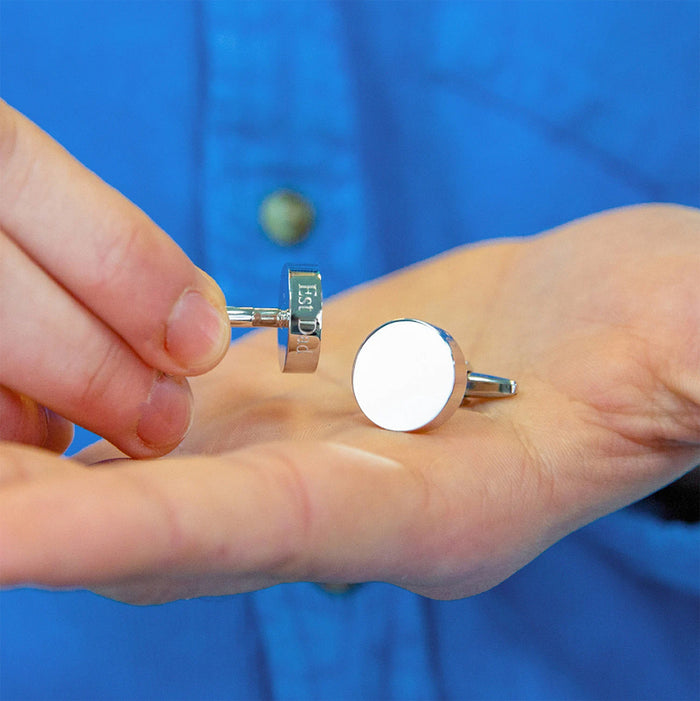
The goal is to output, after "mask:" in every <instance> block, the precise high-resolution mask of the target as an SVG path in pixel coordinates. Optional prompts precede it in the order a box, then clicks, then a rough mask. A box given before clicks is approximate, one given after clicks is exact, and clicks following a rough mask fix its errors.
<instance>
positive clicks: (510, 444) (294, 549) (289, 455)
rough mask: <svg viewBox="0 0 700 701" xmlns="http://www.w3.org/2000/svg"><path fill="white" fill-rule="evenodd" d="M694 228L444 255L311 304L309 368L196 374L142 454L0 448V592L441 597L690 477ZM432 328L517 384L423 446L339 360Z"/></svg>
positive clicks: (254, 348)
mask: <svg viewBox="0 0 700 701" xmlns="http://www.w3.org/2000/svg"><path fill="white" fill-rule="evenodd" d="M698 277H700V215H698V213H697V212H695V211H693V210H687V209H682V208H674V207H665V206H653V207H641V208H634V209H627V210H619V211H615V212H611V213H607V214H603V215H599V216H596V217H591V218H588V219H584V220H581V221H578V222H575V223H573V224H571V225H568V226H567V227H563V228H561V229H559V230H556V231H554V232H551V233H548V234H545V235H542V236H540V237H535V238H531V239H522V240H514V241H504V242H496V243H492V244H487V245H482V246H478V247H475V248H465V249H459V250H456V251H453V252H449V253H447V254H444V255H443V256H440V257H438V258H436V259H434V260H431V261H428V262H426V263H423V264H421V265H418V266H415V267H413V268H409V269H406V270H404V271H401V272H399V273H396V274H394V275H392V276H390V277H388V278H385V279H382V280H379V281H376V282H374V283H372V284H369V285H366V286H363V287H360V288H358V289H356V290H352V291H350V292H348V293H346V294H344V295H342V296H340V297H338V298H336V299H334V300H331V301H330V302H329V303H328V304H327V305H326V306H325V308H324V340H323V353H322V358H321V363H320V366H319V370H318V372H317V373H316V375H314V376H312V377H309V376H287V375H280V374H279V373H278V372H277V370H276V364H275V362H276V361H275V352H276V349H275V344H274V339H273V338H272V337H271V336H270V333H268V332H260V333H255V334H251V335H249V336H247V337H246V338H245V339H244V340H242V341H241V342H239V343H236V344H234V345H233V346H232V347H231V349H230V351H229V353H228V354H227V356H226V357H225V359H224V360H223V361H222V363H221V364H220V365H219V366H218V367H217V368H216V369H215V370H213V371H212V372H210V373H208V374H206V375H203V376H201V377H198V378H195V379H193V380H192V382H191V384H192V388H193V392H194V396H195V402H196V419H195V423H194V425H193V427H192V430H191V431H190V434H189V436H188V437H187V438H186V439H185V441H184V442H183V443H182V444H181V446H180V447H179V448H178V449H177V450H176V451H175V452H174V453H172V454H171V455H170V456H168V457H166V458H162V459H159V460H148V461H146V460H142V461H132V460H120V461H117V462H111V463H107V464H102V465H99V466H94V467H89V466H88V464H89V463H91V462H96V461H103V460H106V459H109V458H113V457H116V456H117V453H116V451H115V449H114V448H112V447H111V446H109V445H108V444H106V443H103V444H98V445H96V446H94V447H92V448H90V449H88V450H87V451H85V452H84V453H83V454H82V456H81V458H80V461H81V462H79V461H70V460H65V459H60V458H57V457H55V456H51V455H50V454H49V453H47V452H44V451H39V450H37V449H32V448H26V447H21V446H17V445H9V444H6V445H4V446H3V447H2V448H1V449H0V583H4V584H7V585H15V584H22V583H32V584H40V585H47V586H56V587H87V588H91V589H95V590H97V591H100V592H101V593H104V594H106V595H109V596H112V597H114V598H118V599H122V600H126V601H132V602H135V603H146V602H154V601H166V600H171V599H176V598H182V597H191V596H199V595H211V594H223V593H234V592H240V591H245V590H250V589H255V588H260V587H264V586H270V585H273V584H275V583H278V582H285V581H297V580H311V581H322V582H358V581H368V580H382V581H388V582H392V583H395V584H397V585H399V586H402V587H405V588H407V589H411V590H413V591H416V592H419V593H421V594H425V595H428V596H434V597H439V598H450V597H460V596H466V595H470V594H474V593H477V592H479V591H482V590H484V589H487V588H489V587H491V586H494V585H495V584H497V583H498V582H500V581H502V580H503V579H504V578H506V577H508V576H509V575H510V574H512V573H513V572H514V571H516V570H517V569H518V568H519V567H521V566H522V565H524V564H525V563H527V562H528V561H530V560H531V559H532V558H534V557H535V556H536V555H538V554H539V553H540V552H542V550H544V549H545V548H547V547H548V546H549V545H550V544H552V543H553V542H555V541H556V540H558V539H559V538H561V537H562V536H564V535H565V534H567V533H569V532H571V531H572V530H574V529H576V528H578V527H580V526H582V525H583V524H585V523H588V522H590V521H591V520H593V519H595V518H597V517H599V516H601V515H603V514H605V513H607V512H609V511H612V510H614V509H616V508H619V507H621V506H623V505H625V504H628V503H630V502H632V501H634V500H636V499H639V498H641V497H643V496H645V495H646V494H649V493H650V492H652V491H654V490H656V489H658V488H659V487H661V486H663V485H664V484H667V483H669V482H670V481H672V480H674V479H676V478H678V477H680V476H681V475H682V474H684V473H685V472H687V471H688V470H689V469H691V468H692V467H693V465H695V464H697V463H698V462H700V285H698ZM402 316H410V317H416V318H421V319H424V320H426V321H429V322H431V323H433V324H435V325H437V326H440V327H443V328H445V329H447V330H448V331H449V332H450V333H451V334H452V335H453V336H454V337H455V338H456V339H457V341H458V342H459V343H460V345H461V346H462V349H463V350H464V352H465V355H466V356H467V357H468V358H469V360H470V364H471V366H472V368H473V369H475V370H478V371H482V372H487V373H493V374H499V375H504V376H508V377H513V378H515V379H517V381H518V384H519V388H520V391H519V394H518V395H517V397H515V398H513V399H506V400H497V401H474V402H473V403H472V405H471V406H469V407H465V408H462V409H460V410H458V411H457V412H456V414H455V415H454V416H453V417H452V418H451V419H450V420H449V421H448V422H447V423H445V424H444V425H442V426H441V427H439V428H438V429H436V430H435V431H433V432H429V433H414V434H407V433H393V432H388V431H383V430H381V429H378V428H377V427H375V426H374V425H372V424H371V423H369V421H368V420H367V419H366V418H365V417H364V416H363V415H362V414H361V412H360V411H359V409H358V408H357V406H356V405H355V403H354V400H353V397H352V392H351V389H350V371H351V367H352V361H353V357H354V353H355V351H356V349H357V348H358V346H359V345H360V343H361V342H362V340H363V339H364V338H365V336H366V335H367V334H368V333H369V332H371V331H372V330H373V329H374V328H375V327H376V326H378V325H380V324H381V323H383V322H385V321H387V320H388V319H391V318H397V317H402Z"/></svg>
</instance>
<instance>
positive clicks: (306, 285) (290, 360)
mask: <svg viewBox="0 0 700 701" xmlns="http://www.w3.org/2000/svg"><path fill="white" fill-rule="evenodd" d="M279 300H280V301H279V309H273V308H259V307H226V311H227V312H228V319H229V322H230V324H231V326H232V327H247V326H263V327H271V328H276V329H278V332H277V345H278V347H279V361H280V369H281V370H282V372H314V371H315V370H316V366H317V365H318V359H319V357H320V355H321V326H322V308H323V294H322V289H321V273H320V272H319V270H318V268H317V267H316V266H314V265H299V264H296V265H292V264H287V265H285V266H284V267H283V268H282V276H281V281H280V296H279Z"/></svg>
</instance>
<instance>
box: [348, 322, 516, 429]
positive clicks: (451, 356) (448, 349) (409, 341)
mask: <svg viewBox="0 0 700 701" xmlns="http://www.w3.org/2000/svg"><path fill="white" fill-rule="evenodd" d="M352 389H353V393H354V394H355V399H356V400H357V403H358V405H359V407H360V409H362V412H363V413H364V414H365V416H366V417H367V418H368V419H369V420H370V421H373V422H374V423H375V424H377V426H380V427H381V428H386V429H389V430H391V431H417V430H418V429H424V430H428V429H432V428H435V427H436V426H439V425H440V424H441V423H443V422H444V421H446V420H447V419H448V418H449V417H450V416H452V414H453V413H454V412H455V410H456V409H457V407H458V406H460V405H461V404H462V403H463V402H464V401H465V400H466V399H469V398H471V397H486V398H497V397H508V396H512V395H514V394H516V392H517V391H518V386H517V383H516V382H515V380H508V379H506V378H504V377H494V376H492V375H482V374H480V373H476V372H471V371H470V370H469V369H468V365H467V363H466V361H465V359H464V355H463V353H462V351H461V349H460V347H459V345H458V344H457V342H456V341H455V340H454V338H452V336H450V334H448V333H447V332H446V331H443V330H442V329H439V328H438V327H436V326H433V325H432V324H428V323H426V322H425V321H419V320H418V319H397V320H395V321H390V322H388V323H386V324H383V325H382V326H380V327H379V328H377V329H375V330H374V331H373V332H372V333H371V334H370V335H369V336H368V337H367V338H366V339H365V341H364V343H363V344H362V346H360V349H359V350H358V351H357V355H356V356H355V364H354V366H353V370H352Z"/></svg>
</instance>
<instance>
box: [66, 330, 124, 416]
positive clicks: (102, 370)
mask: <svg viewBox="0 0 700 701" xmlns="http://www.w3.org/2000/svg"><path fill="white" fill-rule="evenodd" d="M121 353H122V349H121V347H120V346H119V344H117V343H108V344H107V345H106V346H105V347H104V349H102V352H101V354H100V355H98V356H97V357H96V358H95V360H94V361H93V362H92V363H91V364H89V365H87V366H86V367H85V369H84V375H83V379H82V383H81V390H80V391H79V393H78V396H77V399H76V404H77V406H79V407H81V408H82V409H83V410H85V409H86V408H87V410H89V409H90V408H91V407H96V406H98V405H100V404H102V403H104V402H105V400H106V398H108V397H109V396H110V394H111V392H110V387H111V385H112V383H113V382H114V380H115V378H116V377H117V375H118V374H117V373H116V372H115V368H117V367H119V365H120V362H119V361H120V356H121ZM119 376H120V377H121V375H119Z"/></svg>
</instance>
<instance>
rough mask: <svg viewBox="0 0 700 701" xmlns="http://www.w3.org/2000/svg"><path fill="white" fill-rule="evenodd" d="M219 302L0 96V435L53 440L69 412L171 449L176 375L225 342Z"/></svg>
mask: <svg viewBox="0 0 700 701" xmlns="http://www.w3.org/2000/svg"><path fill="white" fill-rule="evenodd" d="M224 304H225V303H224V299H223V295H222V294H221V291H220V290H219V288H218V287H217V286H216V284H215V283H214V282H213V281H212V280H211V279H210V278H208V277H207V276H206V275H204V274H203V273H201V271H199V270H198V269H197V268H196V267H195V266H194V265H193V264H192V263H191V262H190V261H189V260H188V259H187V257H186V256H185V255H184V253H183V252H182V251H181V250H180V249H179V248H178V247H177V245H176V244H175V243H174V242H173V241H172V240H171V239H169V238H168V237H167V236H166V235H165V233H163V232H162V231H161V230H160V229H159V228H158V227H157V226H156V225H155V224H154V223H153V222H152V221H150V220H149V219H148V218H147V217H146V216H145V215H144V214H143V213H142V212H141V211H139V210H138V209H137V208H136V207H134V206H133V205H132V204H131V203H130V202H128V201H127V200H126V199H124V198H123V197H122V196H120V195H119V194H118V193H117V192H115V191H114V190H112V189H111V188H109V187H108V186H107V185H105V184H104V183H103V182H102V181H100V180H99V179H98V178H97V177H96V176H95V175H93V174H92V173H90V172H89V171H87V170H86V169H85V168H83V167H82V166H81V165H80V164H79V163H77V162H76V161H75V160H74V159H73V158H72V157H71V156H69V155H68V154H67V153H66V152H65V151H64V150H63V149H62V148H61V147H60V146H59V145H58V144H56V143H55V142H54V141H52V140H51V139H50V138H49V137H48V136H47V135H46V134H45V133H43V132H42V131H40V130H39V129H38V128H37V127H36V126H34V125H33V124H32V123H31V122H29V121H28V120H27V119H25V118H24V117H22V115H20V114H19V113H17V112H16V111H15V110H13V109H12V108H10V107H9V106H8V105H6V104H5V103H3V102H2V101H0V328H1V329H2V334H0V439H4V440H10V441H17V442H21V443H30V444H34V445H38V446H43V447H45V448H48V449H50V450H55V451H58V452H61V451H63V450H64V449H65V448H66V446H67V445H68V443H69V442H70V439H71V436H72V425H71V424H70V423H69V422H68V421H67V420H70V421H75V422H78V423H80V424H82V425H83V426H85V427H87V428H89V429H91V430H92V431H94V432H96V433H98V434H100V435H102V436H105V437H106V438H108V439H109V440H110V441H112V442H113V443H114V444H115V445H117V446H119V448H121V449H122V450H123V451H124V452H125V453H128V454H129V455H132V456H134V457H153V456H156V455H161V454H163V453H164V452H167V451H168V450H170V449H172V448H174V447H175V445H177V443H178V442H179V441H180V440H181V438H182V437H183V435H184V434H185V432H186V430H187V428H188V426H189V422H190V416H191V410H192V398H191V394H190V390H189V387H188V384H187V382H186V380H185V379H184V376H185V375H191V374H196V373H200V372H204V371H206V370H209V369H210V368H211V367H213V366H214V365H215V364H216V362H217V361H218V360H220V358H221V357H222V356H223V355H224V353H225V351H226V347H227V346H228V341H229V338H230V330H229V327H228V324H227V323H226V315H225V310H224ZM63 417H65V418H63Z"/></svg>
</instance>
